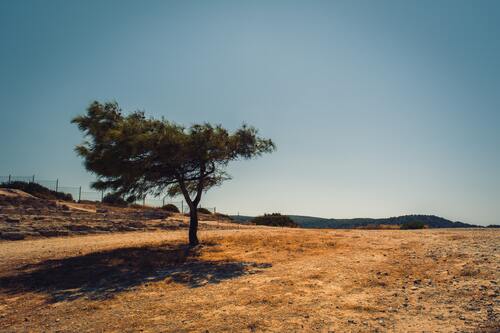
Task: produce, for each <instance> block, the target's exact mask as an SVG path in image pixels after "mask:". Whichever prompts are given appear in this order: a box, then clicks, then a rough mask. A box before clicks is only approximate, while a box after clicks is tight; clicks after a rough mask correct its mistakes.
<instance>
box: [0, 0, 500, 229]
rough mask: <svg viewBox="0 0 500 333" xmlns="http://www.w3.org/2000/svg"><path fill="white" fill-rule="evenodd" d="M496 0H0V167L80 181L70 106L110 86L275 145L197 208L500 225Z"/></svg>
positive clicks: (131, 101) (184, 118)
mask: <svg viewBox="0 0 500 333" xmlns="http://www.w3.org/2000/svg"><path fill="white" fill-rule="evenodd" d="M499 36H500V1H459V0H451V1H443V0H441V1H435V0H432V1H416V0H408V1H399V0H397V1H351V0H349V1H178V2H174V1H170V2H169V1H103V0H99V1H49V0H47V1H13V0H12V1H7V0H3V1H0V41H1V49H0V100H1V116H0V142H1V146H0V174H9V173H11V174H18V175H25V174H26V175H30V174H36V175H37V177H40V178H46V179H53V178H59V179H60V180H61V182H62V183H63V184H68V185H73V184H74V185H78V184H83V185H85V186H88V183H89V182H90V181H91V180H92V179H93V176H92V175H90V174H88V173H87V172H86V171H85V170H84V168H83V166H82V163H81V160H80V159H79V158H78V157H77V156H76V155H75V153H74V151H73V147H74V146H75V145H76V144H77V143H79V142H80V141H81V140H82V137H81V134H80V133H79V132H78V130H77V128H76V127H75V126H74V125H71V124H70V119H71V118H72V117H74V116H75V115H77V114H78V113H82V112H84V111H85V108H86V106H87V105H88V104H89V103H90V102H91V101H92V100H95V99H97V100H100V101H106V100H117V101H118V102H119V103H120V105H121V106H122V108H123V109H124V110H136V109H143V110H145V111H146V113H147V114H148V115H152V116H156V117H159V116H165V117H166V118H168V119H170V120H173V121H176V122H179V123H183V124H190V123H193V122H201V121H209V122H214V123H221V124H223V125H225V126H227V127H229V128H232V129H234V128H236V127H237V126H239V125H240V124H241V123H242V122H247V123H249V124H252V125H254V126H256V127H258V128H259V129H260V131H261V134H262V135H264V136H267V137H270V138H272V139H273V140H274V141H275V142H276V143H277V146H278V151H277V152H276V153H274V154H272V155H268V156H264V157H262V158H260V159H257V160H252V161H245V162H237V163H234V164H233V165H231V166H230V168H229V172H230V173H231V174H232V175H233V177H234V179H233V180H231V181H229V182H227V183H226V184H225V185H224V186H222V187H220V188H218V189H215V190H213V191H211V192H210V193H209V194H208V195H207V196H206V198H205V199H204V201H203V204H204V205H205V206H217V207H218V208H219V210H221V211H225V212H228V213H236V212H240V213H241V214H259V213H264V212H275V211H278V212H282V213H290V214H303V215H315V216H324V217H339V218H340V217H385V216H394V215H400V214H408V213H424V214H437V215H440V216H444V217H446V218H450V219H454V220H462V221H465V222H471V223H478V224H489V223H499V222H500V218H499V216H500V66H499V65H500V38H499Z"/></svg>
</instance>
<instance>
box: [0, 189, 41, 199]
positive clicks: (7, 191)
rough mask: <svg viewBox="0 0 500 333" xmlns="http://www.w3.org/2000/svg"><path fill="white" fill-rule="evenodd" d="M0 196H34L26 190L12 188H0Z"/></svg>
mask: <svg viewBox="0 0 500 333" xmlns="http://www.w3.org/2000/svg"><path fill="white" fill-rule="evenodd" d="M0 196H6V197H23V198H27V197H30V198H34V196H32V195H31V194H29V193H26V192H24V191H21V190H16V189H12V188H0Z"/></svg>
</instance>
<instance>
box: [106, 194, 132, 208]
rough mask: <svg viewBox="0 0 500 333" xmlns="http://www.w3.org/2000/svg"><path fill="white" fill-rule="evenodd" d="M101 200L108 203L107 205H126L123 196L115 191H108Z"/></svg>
mask: <svg viewBox="0 0 500 333" xmlns="http://www.w3.org/2000/svg"><path fill="white" fill-rule="evenodd" d="M102 202H103V203H106V204H109V205H114V206H121V207H126V206H127V205H128V202H127V201H125V199H123V197H122V196H121V195H119V194H116V193H109V194H106V195H105V196H104V198H102Z"/></svg>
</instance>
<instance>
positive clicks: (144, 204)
mask: <svg viewBox="0 0 500 333" xmlns="http://www.w3.org/2000/svg"><path fill="white" fill-rule="evenodd" d="M142 207H146V196H144V197H143V198H142Z"/></svg>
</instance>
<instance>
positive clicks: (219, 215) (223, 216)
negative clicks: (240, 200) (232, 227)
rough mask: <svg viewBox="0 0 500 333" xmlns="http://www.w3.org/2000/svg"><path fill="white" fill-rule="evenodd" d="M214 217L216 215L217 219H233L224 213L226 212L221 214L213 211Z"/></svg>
mask: <svg viewBox="0 0 500 333" xmlns="http://www.w3.org/2000/svg"><path fill="white" fill-rule="evenodd" d="M215 217H216V218H217V219H218V220H227V221H233V219H232V218H231V216H229V215H226V214H222V213H215Z"/></svg>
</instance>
